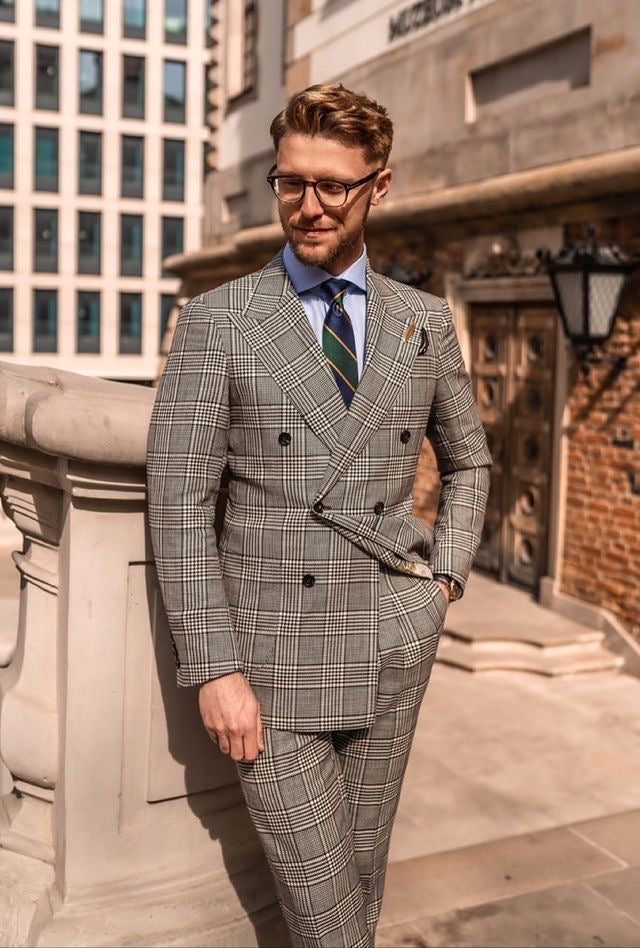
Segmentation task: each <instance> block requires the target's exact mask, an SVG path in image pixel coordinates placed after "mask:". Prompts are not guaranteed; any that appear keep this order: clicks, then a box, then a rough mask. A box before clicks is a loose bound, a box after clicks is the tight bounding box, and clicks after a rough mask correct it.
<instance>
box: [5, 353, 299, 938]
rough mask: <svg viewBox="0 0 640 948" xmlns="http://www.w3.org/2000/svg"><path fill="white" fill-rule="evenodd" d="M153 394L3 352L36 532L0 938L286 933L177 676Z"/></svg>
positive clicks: (232, 788) (14, 509) (28, 536)
mask: <svg viewBox="0 0 640 948" xmlns="http://www.w3.org/2000/svg"><path fill="white" fill-rule="evenodd" d="M153 397H154V393H153V391H152V390H150V389H146V388H142V387H138V386H128V385H119V384H117V383H109V382H104V381H98V380H91V379H87V378H83V377H81V376H75V375H72V374H70V373H63V372H54V371H48V370H44V369H32V368H26V367H24V366H7V365H2V364H1V363H0V400H2V401H3V402H4V405H5V407H6V408H5V415H4V417H0V485H1V490H2V497H3V505H4V507H5V509H6V510H7V512H8V513H9V515H10V516H11V517H12V519H13V520H14V522H15V524H16V525H17V527H18V528H19V530H20V531H21V533H22V535H23V538H24V546H23V550H22V552H17V553H16V554H14V558H15V561H16V565H17V566H18V569H19V571H20V574H21V592H20V618H19V628H18V635H17V640H16V648H15V651H14V653H13V655H12V656H11V660H10V662H9V664H8V665H7V666H6V667H5V668H4V669H2V670H0V700H1V704H0V757H1V758H2V760H3V761H4V765H5V767H6V770H7V771H8V773H9V774H10V785H9V786H8V787H7V788H6V792H5V793H3V795H2V798H1V804H2V805H1V806H0V847H1V848H0V876H2V877H3V879H10V880H11V882H10V884H9V886H8V887H5V889H4V890H3V891H0V932H3V931H4V932H5V933H9V934H5V936H4V940H3V937H2V936H0V945H31V944H34V945H35V944H42V945H44V944H48V945H62V944H64V945H86V944H91V945H96V946H99V945H102V944H129V943H132V940H134V939H135V942H136V943H137V944H157V943H162V944H165V943H168V941H170V943H171V944H175V945H180V944H207V945H212V946H215V945H220V946H222V945H228V944H238V945H239V944H242V945H247V946H249V945H255V944H257V943H258V939H259V938H260V939H261V941H262V940H263V939H264V937H265V935H264V933H265V931H268V932H269V935H268V938H269V939H270V941H269V943H271V944H285V943H286V935H285V934H284V930H283V928H282V921H281V918H280V915H279V910H278V908H277V905H276V903H275V896H274V893H273V889H272V886H271V880H270V876H269V873H268V870H267V867H266V864H265V862H264V858H263V855H262V851H261V848H260V845H259V843H258V841H257V838H256V836H255V833H254V831H253V828H252V826H251V822H250V820H249V818H248V815H247V812H246V809H245V807H244V803H243V800H242V796H241V792H240V788H239V785H238V782H237V776H236V772H235V769H234V768H233V766H232V764H231V762H230V761H229V760H228V759H227V758H225V757H222V756H221V755H220V754H219V753H218V751H217V749H216V748H215V747H214V745H213V744H212V743H211V741H210V740H209V739H208V737H207V735H206V732H205V731H204V729H203V728H202V725H201V722H200V720H199V715H198V711H197V693H196V689H178V688H177V686H176V684H175V672H174V664H173V654H172V650H171V647H170V640H169V634H168V630H167V628H166V618H165V615H164V611H163V606H162V599H161V596H160V592H159V588H158V585H157V579H156V575H155V568H154V564H153V556H152V550H151V544H150V539H149V533H148V529H147V525H146V519H145V478H144V455H145V444H146V431H147V427H148V420H149V414H150V410H151V406H152V402H153ZM3 789H4V788H3Z"/></svg>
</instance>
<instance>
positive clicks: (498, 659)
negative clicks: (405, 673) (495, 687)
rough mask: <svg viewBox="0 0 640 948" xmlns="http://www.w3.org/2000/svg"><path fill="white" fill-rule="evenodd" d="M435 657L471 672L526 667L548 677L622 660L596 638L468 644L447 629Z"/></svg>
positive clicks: (614, 665)
mask: <svg viewBox="0 0 640 948" xmlns="http://www.w3.org/2000/svg"><path fill="white" fill-rule="evenodd" d="M436 661H438V662H441V663H443V664H446V665H455V666H456V667H458V668H463V669H466V670H467V671H473V672H478V671H496V670H503V671H506V670H509V671H528V672H533V673H535V674H538V675H547V676H549V677H555V676H560V675H577V674H585V673H593V672H603V671H618V670H619V669H620V668H622V666H623V664H624V660H623V659H622V658H621V657H620V656H619V655H615V654H614V653H613V652H610V651H609V649H607V648H604V647H603V646H602V645H600V644H599V643H597V642H595V643H593V642H589V643H583V644H582V645H579V644H576V645H575V646H574V647H569V646H562V647H541V646H536V645H527V644H525V643H521V642H509V641H506V640H505V641H504V642H501V643H496V642H494V643H492V644H491V647H486V644H485V643H483V644H481V645H477V644H470V643H469V642H468V641H463V640H461V639H460V638H459V637H453V636H451V635H449V634H448V632H445V633H443V635H442V639H441V641H440V644H439V646H438V652H437V655H436Z"/></svg>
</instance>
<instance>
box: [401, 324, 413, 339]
mask: <svg viewBox="0 0 640 948" xmlns="http://www.w3.org/2000/svg"><path fill="white" fill-rule="evenodd" d="M415 331H416V324H415V323H409V325H408V326H406V327H405V330H404V332H403V334H402V338H403V339H404V341H405V342H409V340H410V339H411V337H412V336H413V334H414V332H415Z"/></svg>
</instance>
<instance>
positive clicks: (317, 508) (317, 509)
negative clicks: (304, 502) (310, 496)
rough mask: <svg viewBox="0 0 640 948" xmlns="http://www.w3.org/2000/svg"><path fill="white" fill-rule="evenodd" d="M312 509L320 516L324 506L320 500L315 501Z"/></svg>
mask: <svg viewBox="0 0 640 948" xmlns="http://www.w3.org/2000/svg"><path fill="white" fill-rule="evenodd" d="M313 509H314V510H315V512H316V513H317V514H321V513H323V511H324V504H323V503H322V501H321V500H317V501H316V502H315V504H314V505H313Z"/></svg>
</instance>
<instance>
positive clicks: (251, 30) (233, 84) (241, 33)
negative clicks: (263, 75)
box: [225, 0, 258, 99]
mask: <svg viewBox="0 0 640 948" xmlns="http://www.w3.org/2000/svg"><path fill="white" fill-rule="evenodd" d="M226 54H227V55H226V73H225V86H226V97H227V99H235V98H238V97H239V96H241V95H246V94H247V93H249V92H252V91H253V90H254V89H255V87H256V82H257V78H258V9H257V4H256V0H236V2H235V3H231V4H229V16H228V18H227V36H226Z"/></svg>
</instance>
